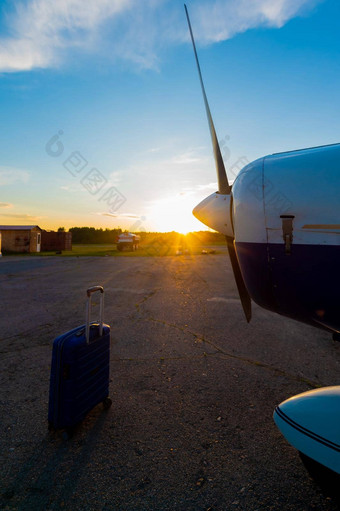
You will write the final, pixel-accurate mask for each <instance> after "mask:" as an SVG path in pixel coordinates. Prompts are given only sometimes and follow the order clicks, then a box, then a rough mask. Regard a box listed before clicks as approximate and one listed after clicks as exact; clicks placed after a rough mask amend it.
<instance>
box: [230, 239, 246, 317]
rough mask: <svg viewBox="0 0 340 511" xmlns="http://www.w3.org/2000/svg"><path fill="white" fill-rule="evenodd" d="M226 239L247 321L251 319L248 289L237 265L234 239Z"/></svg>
mask: <svg viewBox="0 0 340 511" xmlns="http://www.w3.org/2000/svg"><path fill="white" fill-rule="evenodd" d="M226 240H227V246H228V252H229V257H230V262H231V266H232V269H233V272H234V277H235V281H236V285H237V289H238V294H239V296H240V300H241V303H242V308H243V312H244V315H245V317H246V320H247V321H248V323H249V322H250V320H251V298H250V295H249V293H248V290H247V288H246V285H245V283H244V280H243V277H242V273H241V269H240V265H239V262H238V259H237V255H236V250H235V245H234V239H233V238H231V237H230V236H226Z"/></svg>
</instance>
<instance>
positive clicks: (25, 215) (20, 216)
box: [0, 213, 44, 221]
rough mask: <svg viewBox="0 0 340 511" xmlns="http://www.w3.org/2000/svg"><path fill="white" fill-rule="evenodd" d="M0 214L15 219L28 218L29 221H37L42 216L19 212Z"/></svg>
mask: <svg viewBox="0 0 340 511" xmlns="http://www.w3.org/2000/svg"><path fill="white" fill-rule="evenodd" d="M0 216H1V217H6V218H15V219H16V220H30V221H37V220H41V219H42V218H44V217H42V216H34V215H28V214H26V213H23V214H20V213H17V214H15V213H0Z"/></svg>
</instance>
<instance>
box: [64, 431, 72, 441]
mask: <svg viewBox="0 0 340 511" xmlns="http://www.w3.org/2000/svg"><path fill="white" fill-rule="evenodd" d="M72 437H73V429H72V428H67V429H64V431H63V432H62V433H61V438H62V439H63V440H65V441H66V440H70V438H72Z"/></svg>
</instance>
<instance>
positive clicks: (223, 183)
mask: <svg viewBox="0 0 340 511" xmlns="http://www.w3.org/2000/svg"><path fill="white" fill-rule="evenodd" d="M184 8H185V13H186V16H187V20H188V26H189V31H190V36H191V41H192V45H193V47H194V53H195V58H196V64H197V69H198V75H199V78H200V82H201V88H202V93H203V99H204V104H205V110H206V113H207V118H208V123H209V129H210V135H211V140H212V145H213V151H214V158H215V166H216V172H217V182H218V192H219V193H222V194H225V195H230V192H231V186H230V185H229V182H228V178H227V173H226V170H225V167H224V163H223V159H222V154H221V150H220V146H219V143H218V140H217V136H216V131H215V126H214V123H213V120H212V117H211V113H210V108H209V104H208V100H207V95H206V93H205V88H204V84H203V79H202V73H201V68H200V63H199V61H198V56H197V51H196V45H195V40H194V35H193V33H192V29H191V23H190V19H189V13H188V9H187V6H186V5H185V4H184Z"/></svg>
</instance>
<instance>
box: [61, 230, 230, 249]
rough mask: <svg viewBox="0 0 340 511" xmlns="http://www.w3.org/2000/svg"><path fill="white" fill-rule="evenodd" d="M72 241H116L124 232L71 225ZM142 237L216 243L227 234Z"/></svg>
mask: <svg viewBox="0 0 340 511" xmlns="http://www.w3.org/2000/svg"><path fill="white" fill-rule="evenodd" d="M58 231H59V232H63V231H65V229H64V228H63V227H59V229H58ZM70 232H71V233H72V243H83V244H102V243H103V244H104V243H108V244H109V243H116V241H117V238H118V236H119V235H120V234H121V233H122V232H123V231H122V229H121V228H120V227H118V228H115V229H96V228H95V227H71V229H70ZM136 234H138V235H139V236H140V238H141V243H143V242H145V243H149V242H151V243H154V242H157V243H158V244H160V245H162V244H181V243H182V244H183V245H185V244H187V243H191V244H195V243H206V244H214V243H219V242H223V241H225V236H224V235H223V234H221V233H218V232H213V231H199V232H192V233H189V234H187V235H186V236H184V235H183V234H179V233H177V232H175V231H172V232H137V233H136Z"/></svg>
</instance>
